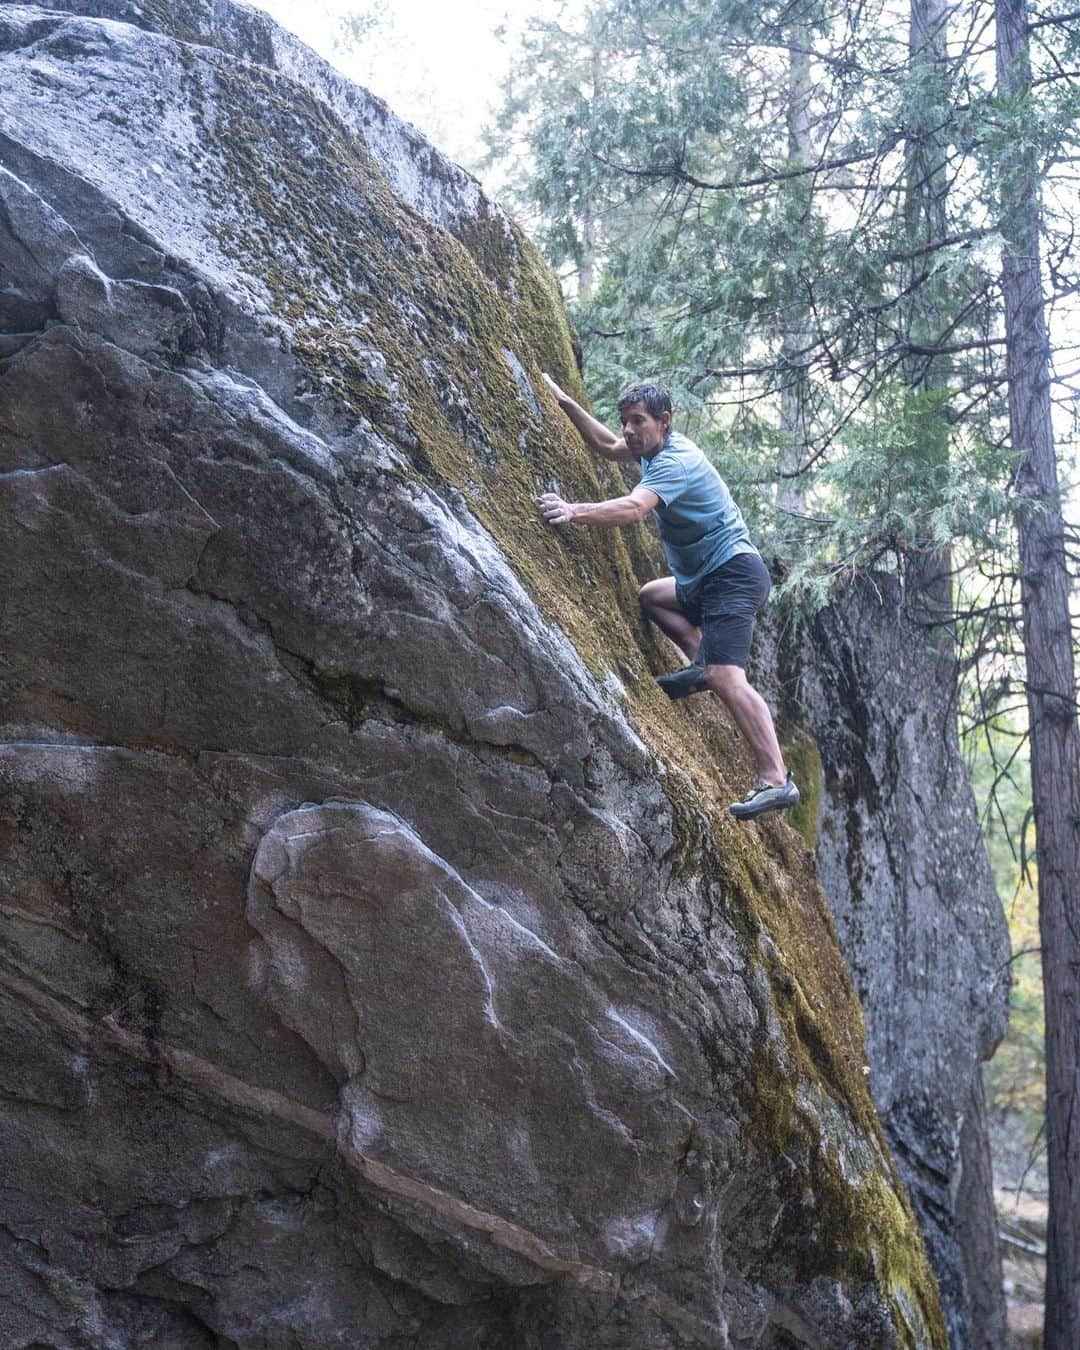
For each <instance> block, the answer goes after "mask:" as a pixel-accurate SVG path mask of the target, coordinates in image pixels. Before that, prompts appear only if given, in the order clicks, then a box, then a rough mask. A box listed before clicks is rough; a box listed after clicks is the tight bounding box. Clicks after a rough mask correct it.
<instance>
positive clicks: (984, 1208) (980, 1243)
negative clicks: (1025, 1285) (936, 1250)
mask: <svg viewBox="0 0 1080 1350" xmlns="http://www.w3.org/2000/svg"><path fill="white" fill-rule="evenodd" d="M956 1225H957V1228H958V1229H959V1231H960V1234H961V1242H960V1250H961V1252H962V1253H963V1257H964V1283H965V1285H966V1286H967V1307H968V1340H967V1345H968V1346H969V1347H970V1350H1001V1347H1002V1346H1003V1345H1005V1344H1006V1339H1005V1337H1006V1334H1007V1332H1006V1309H1005V1293H1004V1288H1003V1282H1002V1273H1001V1247H1000V1245H999V1243H998V1232H997V1210H996V1208H995V1206H994V1172H993V1165H992V1162H991V1158H990V1131H989V1127H988V1125H987V1120H986V1099H985V1096H984V1094H983V1081H982V1069H981V1068H980V1067H977V1068H976V1069H975V1072H974V1074H973V1075H972V1079H971V1097H970V1100H969V1103H968V1109H967V1113H966V1115H965V1116H964V1124H963V1127H962V1128H961V1131H960V1185H959V1187H958V1188H957V1195H956Z"/></svg>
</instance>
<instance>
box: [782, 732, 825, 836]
mask: <svg viewBox="0 0 1080 1350" xmlns="http://www.w3.org/2000/svg"><path fill="white" fill-rule="evenodd" d="M778 730H779V733H780V748H781V750H782V751H783V754H784V761H785V763H786V764H787V766H788V768H789V769H790V770H791V772H792V774H793V775H794V777H795V781H796V783H798V785H799V794H800V796H799V804H798V806H796V807H795V808H794V809H793V810H792V811H791V812H790V814H789V815H788V820H789V822H790V823H791V825H792V826H793V828H794V829H796V830H798V832H799V833H800V834H801V835H802V837H803V838H804V839H805V840H806V847H807V848H809V849H814V848H816V847H817V833H818V819H819V814H820V811H821V791H822V785H823V782H824V771H823V768H822V763H821V751H820V750H819V749H818V747H817V742H816V741H815V740H814V738H813V737H812V736H811V735H810V734H809V732H807V731H805V730H803V729H802V728H801V727H795V726H781V727H779V728H778Z"/></svg>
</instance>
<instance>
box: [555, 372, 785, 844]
mask: <svg viewBox="0 0 1080 1350" xmlns="http://www.w3.org/2000/svg"><path fill="white" fill-rule="evenodd" d="M544 379H545V381H546V382H547V385H548V387H549V388H550V390H551V392H552V393H553V394H554V395H555V398H556V399H557V400H558V403H559V407H560V408H562V410H563V412H565V413H566V415H567V416H568V417H569V418H570V421H571V422H573V424H574V426H575V427H576V428H577V430H578V433H579V434H580V436H581V439H582V440H583V441H584V442H585V444H586V445H587V446H588V447H589V448H590V449H591V450H594V451H595V452H596V453H597V454H598V455H601V456H602V457H603V458H604V459H612V460H635V459H636V460H637V461H638V462H639V464H640V466H641V469H642V478H641V482H640V483H639V484H638V485H637V487H635V488H634V489H633V491H631V492H630V493H629V494H628V495H627V496H625V497H614V498H612V499H611V500H610V501H605V502H567V501H564V500H563V499H562V498H561V497H559V496H558V495H557V494H556V493H554V492H545V493H544V494H543V496H542V497H539V498H538V499H537V500H538V505H539V507H540V511H541V514H542V515H543V517H544V519H545V520H546V521H547V522H548V523H549V524H551V525H567V524H575V525H633V524H636V523H637V522H638V521H640V520H643V519H644V518H645V516H646V515H648V513H649V512H650V511H651V512H652V513H653V516H654V519H655V520H656V524H657V527H658V528H659V530H660V538H661V540H662V541H663V545H664V553H665V554H666V556H667V560H668V563H669V564H670V566H671V570H672V572H673V573H674V576H670V577H661V578H658V579H657V580H656V581H650V582H647V583H646V584H645V585H644V586H643V587H642V588H641V591H640V592H639V594H638V599H639V600H640V602H641V606H642V608H643V609H644V611H645V613H646V614H647V615H648V616H649V618H650V619H651V620H652V622H653V623H655V624H656V626H657V627H658V628H659V629H660V630H661V631H662V632H664V633H666V634H667V636H668V637H669V638H670V639H671V640H672V642H674V643H675V645H676V646H677V647H679V648H680V650H681V651H682V652H683V653H684V655H685V656H686V658H687V660H688V661H689V662H690V665H688V666H686V667H685V668H684V669H683V670H680V671H677V672H676V673H675V674H673V675H662V676H660V679H659V684H660V685H661V686H662V688H663V689H664V692H665V693H666V694H667V695H668V697H669V698H673V699H675V698H685V697H686V696H687V695H689V694H697V693H701V692H704V691H705V690H707V689H711V690H712V692H713V693H714V694H718V695H719V696H720V698H721V699H722V700H723V702H724V704H725V706H726V707H727V709H728V711H729V712H730V713H731V716H732V717H733V718H734V720H735V725H736V726H737V727H738V728H739V730H740V731H741V732H742V734H743V736H744V737H745V738H746V742H747V744H748V745H749V747H750V749H751V751H752V753H753V755H754V758H755V759H756V760H757V765H758V775H759V777H758V783H757V786H756V787H754V788H753V789H752V790H751V791H750V792H749V793H748V794H747V796H746V797H745V798H744V799H743V800H742V801H741V802H733V803H732V806H731V814H732V815H733V816H736V817H738V818H739V819H740V820H746V819H748V818H749V817H751V816H757V815H760V814H761V813H762V812H763V811H782V810H786V809H788V808H789V807H792V806H794V805H795V803H796V802H797V801H798V800H799V789H798V788H797V787H796V786H795V781H794V779H793V778H792V776H791V774H790V773H789V772H788V771H787V768H786V767H785V765H784V758H783V755H782V754H781V753H780V745H779V743H778V741H777V739H776V728H775V727H774V726H773V720H772V714H771V713H770V712H769V708H768V705H767V704H766V702H765V700H764V699H763V698H762V697H761V695H760V694H759V693H758V692H757V690H756V689H754V688H753V687H752V686H751V685H750V684H749V683H748V681H747V679H746V671H745V666H746V658H747V655H748V653H749V651H750V638H751V636H752V634H753V631H754V615H755V614H756V613H757V611H758V610H759V609H760V608H761V607H762V605H764V603H765V601H766V600H767V599H768V596H769V591H770V590H771V589H772V581H771V579H770V577H769V572H768V568H766V566H765V564H764V562H762V560H761V555H760V554H759V553H758V551H757V549H756V548H754V546H753V544H752V543H751V542H750V536H749V534H748V533H747V529H746V524H745V522H744V520H743V518H742V513H741V512H740V511H739V508H738V507H737V506H736V505H735V503H734V502H733V501H732V499H731V494H730V492H729V491H728V489H727V485H726V484H725V482H724V480H723V479H722V478H721V477H720V475H719V474H718V473H717V472H716V470H715V469H714V468H713V466H712V465H711V464H710V463H709V461H708V460H707V459H706V458H705V455H704V454H703V453H702V451H701V450H699V449H698V447H697V446H696V445H695V444H694V443H693V441H690V440H688V439H687V438H686V437H685V436H683V435H681V434H680V433H679V432H677V431H673V430H672V427H671V399H670V397H669V396H668V393H667V390H665V389H664V388H662V387H661V386H660V385H657V384H651V383H644V384H632V385H630V386H629V387H628V388H626V389H624V390H623V392H622V393H621V394H620V395H619V421H620V423H621V424H622V432H623V434H622V436H621V437H617V436H616V435H615V434H614V432H612V431H610V430H609V429H608V428H607V427H606V426H604V424H603V423H602V422H598V421H597V420H596V418H595V417H592V416H591V415H590V414H589V413H587V412H586V411H585V409H584V408H582V407H581V405H580V404H579V403H575V402H574V400H573V399H572V398H571V397H570V395H569V394H567V393H566V392H565V391H564V390H562V389H560V388H559V386H558V385H557V384H556V383H555V381H554V380H553V379H552V378H551V376H550V375H546V374H545V376H544Z"/></svg>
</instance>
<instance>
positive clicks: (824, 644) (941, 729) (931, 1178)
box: [760, 574, 1010, 1347]
mask: <svg viewBox="0 0 1080 1350" xmlns="http://www.w3.org/2000/svg"><path fill="white" fill-rule="evenodd" d="M912 593H913V592H912ZM912 593H909V590H908V589H905V587H904V585H903V584H902V582H901V580H900V579H899V578H898V577H897V576H896V575H894V574H879V575H873V576H868V577H865V578H862V579H859V580H856V581H855V582H853V583H852V584H850V585H849V586H846V587H844V588H842V589H840V590H838V592H837V593H836V596H835V600H834V603H833V604H832V605H830V606H829V607H828V608H827V609H825V610H823V611H822V612H821V613H820V614H819V615H818V616H817V617H816V619H815V620H814V621H813V622H811V623H809V624H807V625H803V626H802V627H801V628H798V629H796V628H795V627H794V626H790V625H789V626H787V627H783V628H781V627H778V626H777V625H776V624H774V625H773V627H772V631H771V632H767V633H766V640H765V645H764V647H763V649H762V650H761V653H760V655H761V657H762V675H763V679H764V681H765V682H766V683H768V682H769V680H770V679H771V680H772V691H771V692H772V697H773V699H774V700H775V703H776V704H777V706H779V707H782V708H783V709H784V713H785V717H786V720H787V723H788V725H789V727H793V726H795V725H801V726H802V727H803V728H805V729H807V730H809V732H810V733H811V734H812V736H813V738H814V741H815V742H816V748H817V751H818V753H819V755H820V764H816V763H815V762H814V759H813V756H805V757H804V760H803V773H804V774H805V775H806V776H808V777H809V776H816V777H819V784H818V792H819V794H820V795H819V808H818V811H817V813H816V823H815V828H816V847H815V855H816V858H817V863H818V870H819V872H820V875H821V880H822V886H823V888H824V890H825V893H826V895H827V896H828V898H829V903H830V906H831V907H832V909H833V912H834V914H835V915H836V920H837V929H838V933H839V936H840V942H841V946H842V947H843V949H844V954H845V956H846V958H847V962H848V966H849V968H850V969H851V972H852V976H853V978H854V981H855V986H856V988H857V990H858V992H859V998H860V1001H861V1002H862V1006H863V1011H864V1013H865V1015H866V1022H867V1030H868V1040H867V1050H868V1058H869V1060H870V1063H871V1065H872V1068H873V1073H872V1077H871V1085H872V1088H873V1093H874V1100H875V1102H876V1103H877V1107H878V1111H879V1113H880V1115H881V1119H882V1122H883V1124H884V1126H885V1130H886V1134H887V1135H888V1138H889V1143H890V1146H891V1148H892V1151H893V1154H894V1156H895V1158H896V1160H897V1164H898V1166H899V1168H900V1172H901V1175H902V1176H903V1178H904V1181H905V1184H906V1185H907V1188H908V1191H909V1194H910V1195H911V1197H912V1200H913V1203H914V1205H915V1209H916V1212H917V1214H918V1215H919V1220H920V1223H921V1226H922V1230H923V1233H924V1236H925V1237H926V1240H927V1244H928V1247H929V1250H930V1254H931V1259H932V1261H933V1264H934V1269H935V1271H936V1273H937V1276H938V1281H939V1285H940V1288H941V1293H942V1302H943V1306H944V1309H945V1312H946V1316H947V1318H948V1322H949V1327H950V1337H951V1343H952V1344H953V1345H954V1346H958V1347H959V1346H967V1345H973V1344H979V1345H983V1344H987V1343H988V1342H987V1340H986V1337H985V1334H983V1333H981V1332H980V1331H979V1328H981V1327H983V1326H984V1325H986V1324H989V1325H991V1326H994V1325H1000V1324H1002V1322H1003V1317H1004V1305H1003V1299H1004V1294H1003V1292H1002V1290H1001V1287H1000V1285H1001V1280H1000V1258H998V1257H996V1247H997V1234H996V1221H995V1218H994V1207H993V1194H992V1181H991V1177H990V1169H989V1166H988V1164H987V1162H986V1157H987V1154H988V1149H989V1142H988V1139H987V1137H986V1122H985V1118H984V1115H983V1113H982V1112H981V1111H980V1110H979V1109H977V1108H978V1105H979V1103H981V1100H982V1089H981V1084H978V1083H977V1082H976V1080H977V1077H978V1074H979V1072H980V1068H979V1066H980V1064H981V1062H982V1061H983V1060H985V1059H988V1058H989V1057H990V1055H991V1054H992V1053H993V1051H994V1049H995V1047H996V1046H997V1044H998V1042H999V1041H1000V1040H1001V1038H1002V1036H1003V1035H1004V1034H1005V1026H1006V1019H1007V1016H1008V988H1009V954H1010V947H1009V935H1008V928H1007V925H1006V921H1005V915H1004V913H1003V911H1002V907H1001V902H1000V900H999V899H998V896H997V892H996V889H995V887H994V882H993V878H992V876H991V874H990V866H989V862H988V860H987V856H986V851H985V848H984V846H983V843H982V840H981V836H980V830H979V822H978V820H977V817H976V812H975V805H974V801H973V798H972V794H971V790H970V787H969V785H968V781H967V773H966V770H965V767H964V764H963V760H962V757H961V753H960V747H959V743H958V738H957V733H956V712H955V698H956V672H955V667H954V663H953V659H952V656H951V653H950V651H949V649H948V647H947V645H946V646H941V645H937V646H936V645H935V642H936V641H937V642H939V643H940V639H939V638H937V637H936V635H935V633H934V632H933V631H928V629H927V627H926V625H925V623H924V622H923V617H922V614H921V613H920V611H919V609H918V608H917V607H916V605H914V604H913V603H912V598H911V596H912ZM965 1157H966V1158H967V1164H966V1166H967V1173H968V1174H967V1175H965ZM965 1187H966V1191H965V1190H964V1188H965ZM962 1191H963V1192H964V1194H963V1196H962V1197H961V1192H962ZM961 1198H962V1201H963V1203H962V1207H961ZM995 1260H996V1262H997V1289H996V1294H995V1293H994V1292H993V1291H994V1288H995V1285H994V1278H995V1276H994V1269H993V1267H994V1263H995ZM976 1272H977V1274H978V1281H977V1284H978V1288H976V1287H975V1286H974V1285H973V1283H972V1278H971V1277H972V1274H973V1273H976ZM976 1305H977V1306H976Z"/></svg>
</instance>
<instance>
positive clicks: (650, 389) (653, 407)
mask: <svg viewBox="0 0 1080 1350" xmlns="http://www.w3.org/2000/svg"><path fill="white" fill-rule="evenodd" d="M631 403H644V404H645V410H646V412H647V413H648V414H649V416H650V417H655V418H656V420H657V421H659V420H660V414H661V413H669V412H670V411H671V395H670V394H669V393H668V391H667V390H666V389H665V388H664V386H663V385H662V384H653V383H652V381H651V380H643V381H642V382H641V383H640V384H628V385H627V386H626V388H625V389H624V390H623V391H622V393H621V394H620V395H619V411H620V412H622V410H623V409H624V408H629V406H630V404H631Z"/></svg>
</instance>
